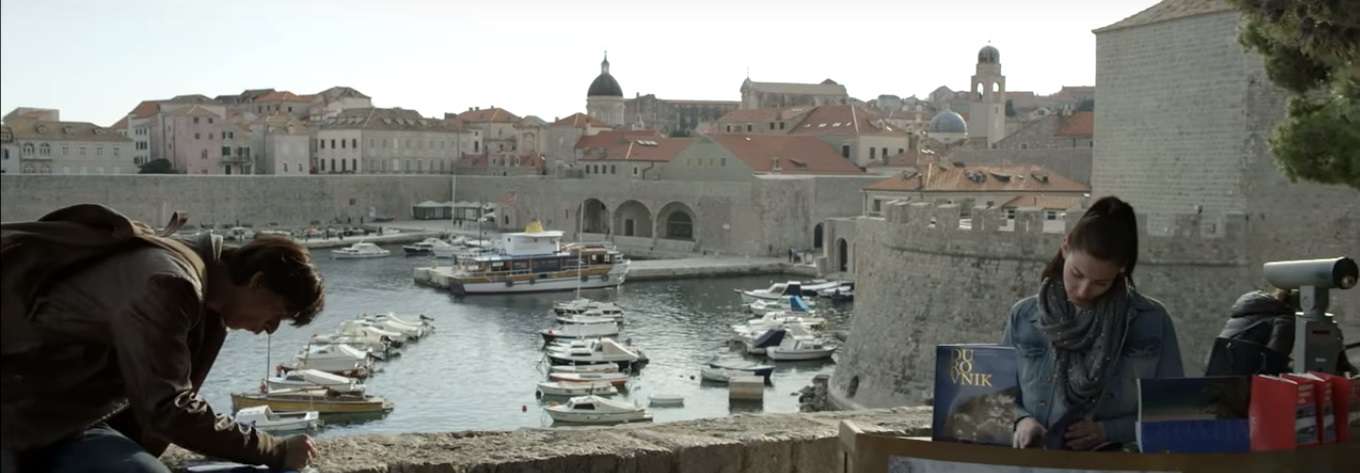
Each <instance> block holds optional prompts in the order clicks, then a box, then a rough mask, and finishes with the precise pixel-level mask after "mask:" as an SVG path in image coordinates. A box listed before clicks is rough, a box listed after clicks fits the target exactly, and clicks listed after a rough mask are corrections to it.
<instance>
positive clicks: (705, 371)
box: [699, 359, 774, 383]
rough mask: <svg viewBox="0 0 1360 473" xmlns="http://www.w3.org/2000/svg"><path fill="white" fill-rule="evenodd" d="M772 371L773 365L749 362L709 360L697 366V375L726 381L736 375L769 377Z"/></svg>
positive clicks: (721, 381) (712, 379) (710, 379)
mask: <svg viewBox="0 0 1360 473" xmlns="http://www.w3.org/2000/svg"><path fill="white" fill-rule="evenodd" d="M773 373H774V366H773V365H761V364H756V363H751V362H736V361H718V360H717V359H713V360H710V361H709V362H708V363H704V366H702V367H700V368H699V377H701V378H703V379H706V380H709V381H717V382H720V383H726V382H728V381H731V380H732V378H735V377H738V376H759V377H762V378H765V379H769V378H770V375H771V374H773Z"/></svg>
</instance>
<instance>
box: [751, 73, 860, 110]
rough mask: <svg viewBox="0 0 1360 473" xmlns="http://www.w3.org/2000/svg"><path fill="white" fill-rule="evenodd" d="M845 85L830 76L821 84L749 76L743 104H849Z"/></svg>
mask: <svg viewBox="0 0 1360 473" xmlns="http://www.w3.org/2000/svg"><path fill="white" fill-rule="evenodd" d="M849 100H850V95H849V94H848V93H846V91H845V86H843V85H841V84H837V83H836V81H833V80H831V79H827V80H824V81H822V82H821V83H818V84H794V83H785V82H755V81H753V80H751V79H750V78H749V77H748V78H746V80H745V81H743V82H742V83H741V108H742V109H753V108H787V107H819V106H822V105H849Z"/></svg>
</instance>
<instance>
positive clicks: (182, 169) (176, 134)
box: [152, 104, 230, 174]
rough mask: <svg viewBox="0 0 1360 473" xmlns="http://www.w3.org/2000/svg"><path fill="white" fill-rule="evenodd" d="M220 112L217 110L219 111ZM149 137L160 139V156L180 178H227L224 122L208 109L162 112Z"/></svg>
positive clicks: (188, 107)
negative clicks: (168, 161) (210, 175)
mask: <svg viewBox="0 0 1360 473" xmlns="http://www.w3.org/2000/svg"><path fill="white" fill-rule="evenodd" d="M218 108H219V109H220V107H218ZM158 115H159V123H158V124H157V125H158V126H156V127H155V128H154V129H153V132H152V137H153V138H154V137H161V140H160V156H161V157H164V158H165V159H168V160H170V164H171V166H173V167H174V169H175V171H177V172H179V173H182V174H229V171H228V170H229V169H230V168H229V167H226V166H223V162H222V132H223V129H224V127H226V120H224V119H223V117H222V115H220V114H218V113H216V112H215V111H214V110H210V109H209V108H208V107H204V106H201V105H197V104H193V105H187V106H184V107H179V108H172V109H169V110H165V111H163V112H161V113H160V114H158Z"/></svg>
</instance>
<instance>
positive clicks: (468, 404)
mask: <svg viewBox="0 0 1360 473" xmlns="http://www.w3.org/2000/svg"><path fill="white" fill-rule="evenodd" d="M387 248H388V249H389V250H391V251H392V256H390V257H385V258H374V259H360V260H333V259H331V258H330V257H329V255H330V253H329V250H313V252H314V256H315V257H316V259H317V266H318V267H319V268H320V270H321V272H322V275H323V277H324V278H325V282H326V310H325V312H323V313H322V315H321V316H319V317H318V318H317V319H316V320H315V321H314V322H313V323H312V324H311V325H308V326H306V327H292V326H290V325H285V326H283V327H281V328H280V329H279V330H278V331H277V332H275V333H274V335H273V336H271V337H266V336H263V335H260V336H256V335H252V334H250V333H247V332H232V333H231V334H230V335H229V336H228V338H227V341H226V345H225V346H224V347H223V349H222V354H221V355H220V356H219V357H218V360H217V363H216V364H215V365H214V367H213V370H212V373H211V374H210V375H209V376H208V380H207V381H206V383H205V386H204V388H203V390H202V394H203V395H204V396H205V397H206V398H207V399H208V401H209V402H210V403H211V404H212V406H213V408H214V409H215V410H217V411H218V412H221V413H229V412H230V409H231V397H230V395H231V393H233V392H256V391H257V390H258V389H259V385H260V382H261V379H262V378H263V377H265V376H266V375H267V374H270V373H272V372H273V371H272V370H273V367H274V366H275V365H278V364H279V363H282V362H285V361H288V360H291V359H292V358H293V356H294V355H295V354H296V353H297V352H298V351H299V350H301V349H302V348H303V347H304V346H305V345H306V343H307V341H308V339H309V338H310V337H311V336H312V335H313V334H326V333H331V332H333V331H334V330H335V329H336V328H337V327H338V326H339V325H340V323H341V322H342V321H344V320H349V319H353V318H355V317H357V316H359V315H360V314H364V313H368V314H375V313H381V312H394V313H396V314H397V315H398V316H400V317H403V318H410V319H414V318H415V317H416V316H418V315H420V314H424V315H427V316H429V317H432V318H433V319H434V320H433V323H434V324H435V325H436V327H437V330H436V331H435V333H433V334H432V335H430V336H428V337H426V338H424V339H422V340H420V341H417V342H414V343H410V344H408V345H407V346H406V347H405V348H403V349H402V350H401V353H402V354H401V356H398V357H395V358H394V359H392V360H390V361H386V362H379V363H378V370H377V373H375V374H374V375H372V376H371V377H369V378H368V379H367V380H366V381H365V384H367V390H368V393H369V394H373V395H378V396H383V397H385V398H387V399H388V400H390V401H392V402H393V403H394V405H395V408H394V409H393V410H392V412H390V413H388V414H386V415H385V416H381V417H376V418H374V417H368V418H358V419H340V420H341V421H347V422H328V425H326V426H324V427H323V429H322V430H321V431H320V432H319V434H318V436H320V437H326V436H333V435H350V434H358V433H398V432H439V431H459V430H512V429H516V428H520V427H548V426H551V425H552V421H551V420H550V419H549V418H548V417H547V415H546V414H544V412H543V409H542V408H543V407H547V406H548V405H549V402H552V401H556V402H564V401H565V399H563V398H546V399H538V398H537V397H536V396H535V393H536V385H537V383H539V382H541V381H547V376H546V372H547V362H546V361H545V360H544V359H543V352H542V347H543V339H542V337H541V336H540V335H539V333H538V330H541V329H545V328H551V327H553V326H554V325H555V324H556V321H555V318H554V317H555V314H553V311H552V302H553V301H556V300H568V299H571V298H574V297H575V295H576V294H575V293H574V292H571V291H568V292H555V293H539V294H517V295H481V296H469V297H463V298H457V297H454V296H452V295H451V294H450V293H448V292H447V291H441V290H436V289H431V288H428V287H422V286H417V285H415V284H414V282H413V281H412V269H413V268H415V267H417V266H428V265H429V264H430V259H429V258H428V257H404V256H402V250H401V248H400V246H389V247H387ZM785 279H787V277H784V276H779V275H772V276H745V277H735V278H706V279H688V280H675V281H649V282H630V283H626V284H624V285H623V286H622V287H620V288H617V289H597V290H587V291H583V292H582V294H581V295H582V296H583V297H587V298H591V299H596V300H610V301H615V302H617V303H618V304H619V305H621V306H622V307H623V308H624V309H625V310H626V316H625V323H624V326H623V329H622V333H621V334H620V335H619V338H620V339H621V340H631V342H632V343H633V345H634V346H636V347H638V348H640V349H641V350H642V351H643V352H644V353H645V354H646V355H647V356H648V357H649V358H650V359H651V362H650V363H649V364H648V365H647V366H646V367H645V368H643V369H642V370H641V371H640V372H639V373H638V374H636V375H635V376H634V378H633V380H632V383H631V385H630V389H629V390H627V391H625V392H621V393H620V395H618V396H615V397H614V398H615V399H620V400H625V401H628V402H634V401H635V402H637V403H638V404H639V405H641V406H644V407H647V406H648V399H647V397H648V396H649V395H651V394H653V393H656V394H668V395H681V396H684V398H685V404H684V406H683V407H650V409H651V412H652V414H653V418H654V421H655V422H668V421H677V420H688V419H699V418H712V417H725V416H728V415H731V414H733V413H737V412H753V411H755V412H760V411H763V412H785V413H787V412H797V411H798V396H797V395H796V393H797V392H798V391H799V390H800V389H802V388H803V387H804V386H807V385H808V384H809V383H810V382H811V380H812V378H813V376H815V375H818V374H830V373H831V372H832V369H833V367H834V362H833V361H831V360H824V361H808V362H777V363H776V362H769V361H765V360H764V359H763V358H758V357H755V356H752V355H745V354H743V353H742V350H741V349H739V348H729V347H730V345H729V344H728V340H729V339H731V338H732V336H733V333H732V331H731V329H730V326H731V325H732V324H737V323H742V322H745V321H746V320H748V319H751V318H755V317H756V316H754V315H752V314H750V313H747V312H745V310H744V308H743V307H742V302H741V298H740V297H739V295H738V294H736V293H735V292H734V291H733V289H736V288H747V289H763V288H766V287H768V286H769V285H770V284H771V283H772V282H777V281H782V280H785ZM814 308H815V309H817V311H818V315H819V316H821V317H825V318H827V319H828V327H827V330H828V332H831V331H848V329H849V317H850V307H849V306H845V305H833V304H832V303H831V302H829V301H817V305H816V306H815V307H814ZM836 343H839V342H836ZM715 355H721V356H723V357H725V358H732V359H742V358H745V359H747V360H749V361H755V362H764V363H769V364H773V365H775V366H776V370H775V372H774V374H773V376H771V382H770V383H769V385H767V387H766V390H765V397H764V401H763V402H762V403H759V404H754V405H752V404H748V403H742V404H731V403H729V402H728V398H727V395H728V393H727V386H726V385H725V384H718V383H712V382H707V381H701V380H700V378H699V368H700V366H701V365H702V364H703V363H704V362H705V361H707V360H709V359H710V358H712V357H713V356H715Z"/></svg>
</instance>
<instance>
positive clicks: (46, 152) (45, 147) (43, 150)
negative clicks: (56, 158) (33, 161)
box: [38, 143, 52, 156]
mask: <svg viewBox="0 0 1360 473" xmlns="http://www.w3.org/2000/svg"><path fill="white" fill-rule="evenodd" d="M51 155H52V146H51V145H49V144H47V143H43V144H42V146H39V147H38V156H51Z"/></svg>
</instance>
